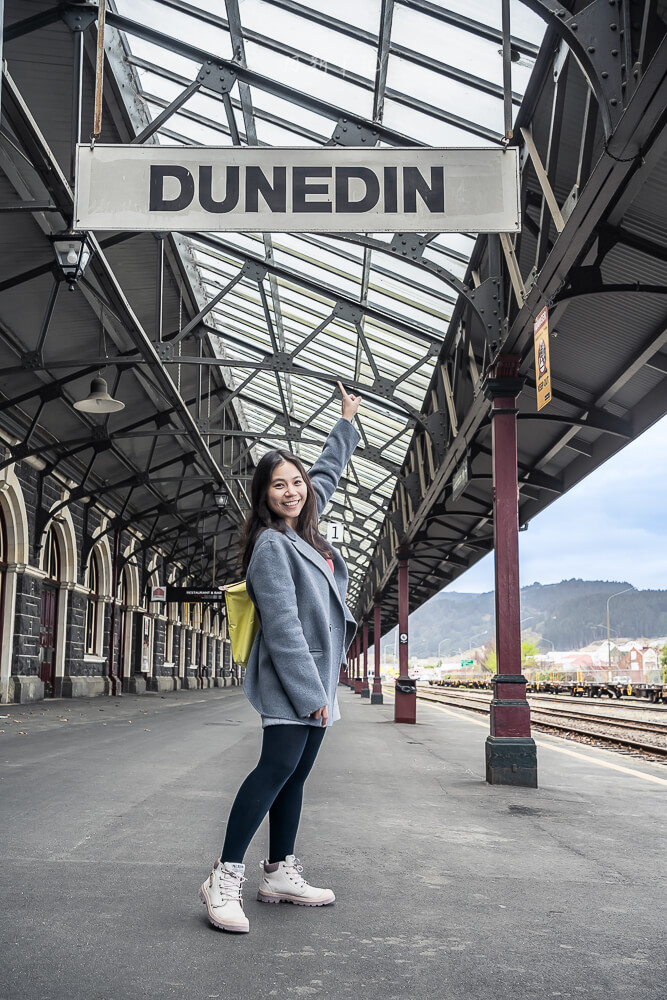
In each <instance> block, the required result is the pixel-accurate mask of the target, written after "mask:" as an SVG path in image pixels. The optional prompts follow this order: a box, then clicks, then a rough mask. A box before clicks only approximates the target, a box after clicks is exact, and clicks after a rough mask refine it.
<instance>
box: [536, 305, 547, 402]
mask: <svg viewBox="0 0 667 1000" xmlns="http://www.w3.org/2000/svg"><path fill="white" fill-rule="evenodd" d="M533 330H534V334H535V382H536V388H537V409H538V411H539V410H541V409H542V407H543V406H546V405H547V403H548V402H549V401H550V400H551V365H550V363H549V310H548V309H547V307H546V306H545V307H544V309H543V310H542V311H541V313H540V314H539V315H538V317H537V319H536V320H535V325H534V327H533Z"/></svg>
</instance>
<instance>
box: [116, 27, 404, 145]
mask: <svg viewBox="0 0 667 1000" xmlns="http://www.w3.org/2000/svg"><path fill="white" fill-rule="evenodd" d="M107 24H110V25H112V26H113V27H115V28H117V29H118V30H119V31H125V32H127V34H129V35H134V36H135V37H137V38H143V39H144V40H145V41H148V42H152V43H153V44H155V45H159V46H161V47H162V48H165V49H167V50H168V51H169V52H176V53H177V54H179V55H183V56H185V57H186V58H189V59H194V60H195V61H197V62H199V63H203V62H205V61H206V60H207V59H211V60H216V62H218V63H219V64H220V65H223V66H226V67H227V68H229V69H230V70H234V72H235V73H236V75H237V78H238V80H239V81H241V82H243V83H246V84H248V85H249V86H252V87H256V88H257V89H258V90H262V91H265V92H266V93H269V94H272V95H273V96H274V97H280V98H282V99H283V100H287V101H291V102H292V103H295V104H299V105H300V106H302V107H304V108H306V109H308V110H310V111H313V112H315V114H318V115H322V116H323V117H324V118H329V119H331V120H332V121H334V122H337V121H339V120H340V119H341V118H347V119H348V121H350V122H352V123H354V124H357V123H358V124H360V125H366V124H368V122H367V120H366V119H365V118H364V117H363V116H362V115H354V114H352V113H350V112H348V111H347V110H346V109H345V108H340V107H337V106H336V105H334V104H331V103H329V102H328V101H324V100H321V99H320V98H317V97H315V96H313V95H312V94H306V93H304V92H302V91H298V90H296V89H295V88H293V87H289V86H287V85H286V84H282V83H279V82H278V81H277V80H272V79H271V78H270V77H267V76H263V75H262V74H261V73H256V72H253V71H251V70H249V69H247V68H246V67H242V66H239V65H238V64H236V63H232V62H231V61H230V60H221V59H219V58H218V57H217V56H216V55H215V54H214V53H211V52H208V51H206V50H205V49H200V48H198V47H197V46H194V45H189V44H188V43H187V42H184V41H182V40H180V39H175V38H172V37H171V36H169V35H165V34H164V33H163V32H161V31H157V30H156V29H155V28H151V27H149V26H148V25H145V24H140V23H139V22H137V21H133V20H131V18H128V17H123V16H121V15H120V14H115V13H113V12H111V11H110V12H109V13H108V14H107ZM377 129H378V132H379V134H380V137H381V139H383V140H384V141H385V142H388V143H389V144H390V145H392V146H412V145H415V143H414V141H413V140H411V139H409V138H408V136H405V135H403V133H401V132H397V131H395V130H394V129H390V128H387V127H386V126H384V125H381V124H378V125H377Z"/></svg>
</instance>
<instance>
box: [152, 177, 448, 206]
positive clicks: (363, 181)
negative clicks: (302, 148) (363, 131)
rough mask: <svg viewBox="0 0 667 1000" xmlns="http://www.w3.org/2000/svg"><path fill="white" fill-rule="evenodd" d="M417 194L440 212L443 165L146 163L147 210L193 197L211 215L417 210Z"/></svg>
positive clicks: (185, 202) (190, 200)
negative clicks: (189, 166)
mask: <svg viewBox="0 0 667 1000" xmlns="http://www.w3.org/2000/svg"><path fill="white" fill-rule="evenodd" d="M167 179H169V180H170V183H169V188H170V190H169V192H167V191H165V188H166V184H165V181H166V180H167ZM174 182H176V185H174ZM175 186H178V191H177V192H176V191H175V190H174V188H175ZM168 194H169V196H167V195H168ZM260 196H261V198H262V205H261V206H260V201H259V199H260ZM417 196H419V204H420V210H421V211H423V210H424V208H425V209H426V211H427V212H430V213H440V214H442V213H443V212H444V211H445V182H444V167H438V166H435V167H430V169H429V171H428V175H427V172H422V170H420V168H419V167H414V166H399V167H397V166H391V167H380V168H371V167H343V166H336V167H327V166H321V167H318V166H307V167H300V166H274V167H273V168H272V173H271V176H270V177H269V176H268V174H267V173H265V171H264V170H263V169H262V167H259V166H256V165H251V164H248V165H246V166H238V165H229V166H224V167H218V168H216V170H215V173H214V169H213V167H212V166H211V165H208V164H202V165H200V166H199V168H198V170H197V171H196V173H193V172H191V171H190V170H188V169H187V167H184V166H182V165H181V164H165V165H162V164H151V167H150V198H149V208H150V211H151V212H182V211H183V210H184V209H186V208H188V207H189V206H190V205H191V204H192V203H193V202H194V201H195V199H196V200H197V201H198V202H199V205H200V206H201V208H202V209H203V210H204V211H205V212H211V213H216V214H225V213H229V212H259V211H267V210H268V211H269V212H274V213H276V214H280V213H286V212H294V213H299V212H302V213H313V212H321V213H330V214H333V215H342V214H347V213H351V212H357V213H362V212H372V211H373V210H374V209H376V208H378V207H379V208H380V210H381V211H383V212H387V213H391V212H399V211H402V212H404V213H411V212H412V213H417V211H418V208H417V204H418V203H417Z"/></svg>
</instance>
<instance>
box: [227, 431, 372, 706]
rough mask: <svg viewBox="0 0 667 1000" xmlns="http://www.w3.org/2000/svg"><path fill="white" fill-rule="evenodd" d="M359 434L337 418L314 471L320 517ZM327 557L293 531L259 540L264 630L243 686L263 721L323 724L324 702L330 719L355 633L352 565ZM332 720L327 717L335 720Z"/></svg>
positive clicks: (256, 565)
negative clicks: (319, 715) (349, 596)
mask: <svg viewBox="0 0 667 1000" xmlns="http://www.w3.org/2000/svg"><path fill="white" fill-rule="evenodd" d="M358 441H359V434H358V432H357V431H356V429H355V428H354V427H353V425H352V424H351V423H350V421H349V420H343V419H341V420H339V421H338V423H337V424H336V425H335V426H334V428H333V429H332V431H331V433H330V434H329V437H328V438H327V440H326V442H325V444H324V448H323V449H322V454H321V455H320V457H319V458H318V459H317V461H316V462H315V464H314V465H313V466H312V468H311V469H310V471H309V473H308V474H309V477H310V480H311V482H312V484H313V489H314V490H315V495H316V497H317V511H318V514H321V513H322V511H323V509H324V507H325V506H326V504H327V502H328V501H329V498H330V497H331V496H332V494H333V492H334V490H335V489H336V487H337V485H338V480H339V479H340V477H341V475H342V473H343V470H344V469H345V466H346V465H347V463H348V461H349V459H350V457H351V455H352V453H353V451H354V449H355V447H356V446H357V442H358ZM330 548H331V549H332V553H333V563H334V572H333V573H332V572H331V570H330V568H329V566H328V565H327V562H326V560H325V559H324V557H323V556H321V555H320V553H319V552H317V551H316V549H314V548H313V547H312V546H311V545H309V544H308V543H307V542H305V541H304V540H303V539H302V538H300V537H299V536H298V535H297V534H296V532H294V531H293V530H292V529H291V528H287V530H286V532H285V533H284V534H283V532H281V531H276V530H275V529H273V528H267V529H266V531H263V532H262V534H261V535H260V536H259V538H258V539H257V542H256V543H255V548H254V550H253V553H252V558H251V559H250V564H249V566H248V572H247V574H246V586H247V589H248V595H249V596H250V599H251V600H252V602H253V604H254V605H255V608H256V609H257V613H258V617H259V621H260V630H259V632H258V633H257V636H256V638H255V641H254V643H253V647H252V650H251V653H250V658H249V660H248V665H247V667H246V672H245V680H244V683H243V687H244V690H245V693H246V695H247V696H248V699H249V701H250V703H251V704H252V705H253V707H254V708H256V709H257V711H258V712H259V713H260V714H261V715H262V716H263V717H269V718H272V719H280V720H283V719H284V720H285V721H286V722H292V723H294V722H301V723H306V724H312V725H316V726H321V725H322V723H321V721H319V720H316V719H309V718H308V716H309V715H310V714H311V712H315V711H317V709H318V708H322V706H323V705H327V706H328V708H329V715H330V717H331V715H332V711H331V710H332V708H333V706H334V699H335V695H336V685H337V683H338V673H339V670H340V665H341V663H343V662H345V653H346V651H347V649H348V648H349V645H350V643H351V642H352V639H353V638H354V635H355V632H356V623H355V621H354V619H353V617H352V615H351V613H350V611H349V609H348V607H347V605H346V603H345V595H346V592H347V581H348V574H347V567H346V565H345V562H344V560H343V557H342V556H341V555H340V553H339V552H337V551H336V550H335V549H333V547H332V546H330ZM331 721H332V719H331V718H330V722H331Z"/></svg>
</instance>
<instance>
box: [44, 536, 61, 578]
mask: <svg viewBox="0 0 667 1000" xmlns="http://www.w3.org/2000/svg"><path fill="white" fill-rule="evenodd" d="M43 565H44V571H45V573H46V578H47V580H53V582H54V583H58V582H59V581H60V546H59V544H58V538H57V537H56V533H55V531H54V528H53V525H51V527H50V528H49V530H48V533H47V536H46V540H45V542H44V562H43Z"/></svg>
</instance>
